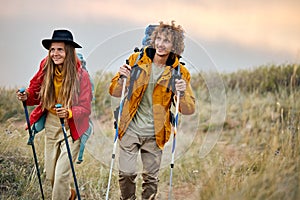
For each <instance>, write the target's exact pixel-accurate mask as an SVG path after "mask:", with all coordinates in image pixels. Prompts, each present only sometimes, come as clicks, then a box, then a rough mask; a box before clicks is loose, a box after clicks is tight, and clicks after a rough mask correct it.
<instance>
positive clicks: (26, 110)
mask: <svg viewBox="0 0 300 200" xmlns="http://www.w3.org/2000/svg"><path fill="white" fill-rule="evenodd" d="M19 92H20V93H24V92H25V89H24V88H21V89H19ZM22 103H23V107H24V112H25V118H26V123H27V128H28V133H29V139H28V142H27V145H30V146H31V148H32V153H33V158H34V163H35V168H36V173H37V176H38V179H39V184H40V191H41V194H42V199H43V200H44V199H45V197H44V191H43V186H42V180H41V174H40V170H39V164H38V160H37V155H36V151H35V146H34V141H33V140H34V134H32V130H31V127H30V121H29V114H28V109H27V105H26V101H22Z"/></svg>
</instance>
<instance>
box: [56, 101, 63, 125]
mask: <svg viewBox="0 0 300 200" xmlns="http://www.w3.org/2000/svg"><path fill="white" fill-rule="evenodd" d="M61 107H62V105H61V104H59V103H58V104H56V105H55V108H61ZM59 119H60V123H61V124H62V125H63V124H64V123H65V122H64V118H59Z"/></svg>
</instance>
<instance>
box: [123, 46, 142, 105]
mask: <svg viewBox="0 0 300 200" xmlns="http://www.w3.org/2000/svg"><path fill="white" fill-rule="evenodd" d="M137 51H138V52H139V55H138V57H137V58H136V60H135V63H134V65H133V66H132V68H131V72H130V82H129V88H128V94H127V99H128V100H129V99H130V98H131V95H132V89H133V84H134V81H135V80H137V79H138V77H139V76H140V74H141V71H142V69H141V68H140V67H139V66H138V65H137V62H138V61H139V60H140V59H141V58H142V57H143V54H144V49H143V48H142V49H141V50H139V49H138V48H137V47H136V48H135V49H134V52H137Z"/></svg>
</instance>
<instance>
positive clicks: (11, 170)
mask: <svg viewBox="0 0 300 200" xmlns="http://www.w3.org/2000/svg"><path fill="white" fill-rule="evenodd" d="M299 75H300V72H299V69H298V66H297V65H285V66H261V67H259V68H256V69H253V70H248V71H247V70H243V71H238V72H235V73H231V74H221V75H215V74H210V75H209V74H206V75H203V74H201V73H200V74H198V75H193V77H192V87H193V89H194V92H195V95H196V97H197V112H196V113H195V114H194V115H192V116H181V118H180V127H179V130H180V132H179V134H178V138H177V144H176V145H177V149H176V160H175V167H174V171H173V186H174V188H173V199H191V200H192V199H205V200H206V199H213V200H221V199H222V200H223V199H230V200H239V199H243V200H252V199H286V200H293V199H298V198H300V191H299V189H300V185H299V181H300V176H299V159H300V158H299V153H300V149H299V119H300V113H299V108H300V101H299V100H298V99H299V98H300V90H299V83H300V82H299V80H300V78H299V77H300V76H299ZM110 76H111V75H101V73H99V74H97V75H96V76H95V77H94V79H95V83H96V90H95V94H96V101H95V102H94V106H93V120H94V123H95V124H96V126H95V133H94V135H93V136H92V138H91V139H90V140H89V143H88V144H89V146H88V147H87V150H86V153H85V155H84V162H83V163H82V164H80V165H76V172H77V176H78V177H77V179H78V180H79V186H80V189H81V194H82V199H104V198H105V192H106V186H107V178H108V173H109V166H108V163H109V162H110V158H111V151H112V145H113V135H114V129H113V126H112V124H113V119H112V109H113V108H114V104H116V102H118V100H117V99H113V100H111V99H110V97H109V96H108V94H107V92H106V91H107V90H106V89H107V87H108V83H109V80H110V78H109V77H110ZM216 76H218V77H217V78H216ZM209 77H211V78H209ZM216 80H222V82H216ZM0 111H1V112H0V121H1V124H2V126H1V128H0V137H1V141H0V152H1V154H0V155H1V156H0V193H1V194H0V199H39V198H40V191H39V186H38V180H37V177H36V172H35V169H34V162H33V157H32V151H31V148H30V146H28V145H26V142H27V139H28V133H27V132H26V131H25V130H24V123H25V118H24V113H23V110H22V106H21V104H20V102H18V101H16V100H15V96H14V91H6V90H4V89H2V90H1V109H0ZM43 137H44V135H43V132H42V133H39V135H37V136H36V138H35V144H36V148H37V153H38V158H39V162H40V166H41V171H43V148H44V140H43ZM169 160H170V143H169V144H168V145H167V147H166V149H165V157H164V162H163V166H162V169H161V173H160V185H159V199H167V194H168V189H169V186H168V183H169V172H170V169H169ZM42 180H43V186H44V188H45V194H46V197H47V199H49V197H50V188H49V183H47V181H45V174H44V173H42ZM137 183H138V185H139V186H140V185H141V179H140V177H139V179H138V181H137ZM110 191H111V193H110V197H111V199H118V193H119V190H118V183H117V171H116V170H115V171H114V174H113V179H112V186H111V189H110ZM138 192H139V193H140V192H141V191H140V189H139V190H138Z"/></svg>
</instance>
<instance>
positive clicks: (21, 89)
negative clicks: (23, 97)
mask: <svg viewBox="0 0 300 200" xmlns="http://www.w3.org/2000/svg"><path fill="white" fill-rule="evenodd" d="M25 91H26V89H25V88H20V89H19V92H20V93H22V94H25ZM22 103H23V106H26V101H22Z"/></svg>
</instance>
